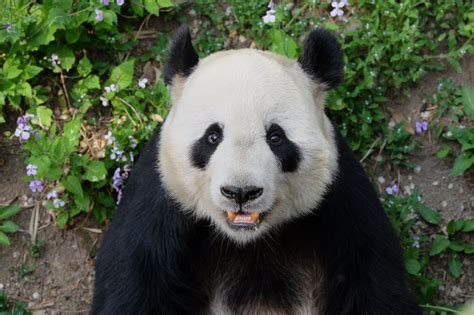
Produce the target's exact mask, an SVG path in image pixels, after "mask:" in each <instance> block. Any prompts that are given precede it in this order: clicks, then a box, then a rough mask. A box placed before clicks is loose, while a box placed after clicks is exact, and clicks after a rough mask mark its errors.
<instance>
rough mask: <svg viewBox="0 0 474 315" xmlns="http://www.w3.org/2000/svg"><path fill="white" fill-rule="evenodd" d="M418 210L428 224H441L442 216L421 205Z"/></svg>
mask: <svg viewBox="0 0 474 315" xmlns="http://www.w3.org/2000/svg"><path fill="white" fill-rule="evenodd" d="M416 210H417V211H418V213H419V214H420V215H421V217H422V218H423V220H425V221H426V222H428V223H431V224H439V223H440V222H441V215H440V214H439V213H438V212H436V211H434V210H431V209H430V208H429V207H427V206H425V205H420V206H419V207H417V209H416Z"/></svg>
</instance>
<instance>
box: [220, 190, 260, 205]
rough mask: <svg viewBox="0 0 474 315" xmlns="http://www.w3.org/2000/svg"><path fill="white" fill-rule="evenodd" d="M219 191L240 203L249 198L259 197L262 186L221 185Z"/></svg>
mask: <svg viewBox="0 0 474 315" xmlns="http://www.w3.org/2000/svg"><path fill="white" fill-rule="evenodd" d="M221 193H222V195H223V196H224V197H226V198H228V199H230V200H234V201H235V202H236V203H238V204H239V205H241V204H244V203H246V202H247V201H249V200H254V199H257V198H258V197H260V196H261V195H262V193H263V188H259V187H255V186H245V187H235V186H223V187H221Z"/></svg>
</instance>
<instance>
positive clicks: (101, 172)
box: [85, 161, 107, 182]
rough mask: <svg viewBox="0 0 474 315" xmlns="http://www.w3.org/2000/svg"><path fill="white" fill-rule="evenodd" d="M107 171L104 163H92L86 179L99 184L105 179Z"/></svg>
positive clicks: (88, 166)
mask: <svg viewBox="0 0 474 315" xmlns="http://www.w3.org/2000/svg"><path fill="white" fill-rule="evenodd" d="M106 175H107V170H106V169H105V164H104V162H101V161H92V162H91V163H89V165H87V168H86V174H85V178H86V179H87V180H88V181H90V182H98V181H101V180H104V179H105V176H106Z"/></svg>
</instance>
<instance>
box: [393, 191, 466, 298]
mask: <svg viewBox="0 0 474 315" xmlns="http://www.w3.org/2000/svg"><path fill="white" fill-rule="evenodd" d="M384 206H385V211H386V213H387V214H388V216H389V218H390V220H391V221H392V225H393V227H394V228H395V231H396V232H397V234H398V236H399V238H400V240H401V242H402V245H403V247H404V250H405V254H404V256H405V266H406V269H407V272H408V273H409V274H410V276H411V280H412V281H411V282H412V283H413V285H414V286H415V287H416V289H417V293H418V296H419V299H420V302H421V303H422V304H427V305H431V304H433V302H434V301H435V298H436V297H437V294H438V291H439V287H440V286H441V285H442V281H441V280H440V279H436V278H431V277H429V276H428V275H427V274H428V273H427V267H428V266H429V263H430V261H431V259H433V258H434V257H436V256H439V255H441V254H443V253H447V254H449V255H450V256H449V258H448V260H447V266H446V267H447V269H448V270H449V272H450V274H451V276H452V277H453V278H459V277H460V276H461V274H462V273H463V270H462V262H461V260H460V258H459V257H460V255H463V254H464V255H466V254H473V253H474V248H473V247H472V246H470V245H468V244H465V243H464V242H462V241H461V240H459V238H458V237H457V236H459V235H458V234H460V233H470V232H472V231H474V219H469V220H453V221H451V222H449V223H448V225H447V226H446V227H445V228H446V230H447V235H444V234H435V235H434V236H429V235H423V234H415V232H414V230H415V229H414V228H415V224H416V223H417V222H418V221H419V219H422V220H423V221H424V222H426V223H427V224H429V225H430V226H432V227H436V228H437V229H438V230H439V231H440V232H441V231H443V230H444V229H443V228H442V226H441V215H440V214H439V212H437V211H435V210H432V209H430V208H429V207H427V206H426V205H424V204H423V202H422V199H421V197H420V195H418V194H412V195H410V196H408V197H402V198H400V197H396V196H389V197H388V198H387V199H386V200H385V202H384Z"/></svg>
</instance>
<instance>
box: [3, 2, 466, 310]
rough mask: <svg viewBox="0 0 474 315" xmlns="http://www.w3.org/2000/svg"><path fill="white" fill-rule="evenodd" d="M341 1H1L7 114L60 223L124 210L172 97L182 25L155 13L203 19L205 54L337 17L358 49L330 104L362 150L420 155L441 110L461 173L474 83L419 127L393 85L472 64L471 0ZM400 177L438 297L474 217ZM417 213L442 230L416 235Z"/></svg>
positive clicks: (407, 242) (415, 274) (421, 280)
mask: <svg viewBox="0 0 474 315" xmlns="http://www.w3.org/2000/svg"><path fill="white" fill-rule="evenodd" d="M342 2H344V1H339V2H337V3H338V4H340V5H341V6H340V8H339V9H338V10H339V11H334V10H336V8H335V7H334V6H331V2H330V1H311V0H304V1H296V2H291V3H290V2H286V1H283V2H276V3H275V4H276V5H275V6H274V7H272V8H268V7H267V6H268V2H265V1H256V0H250V1H237V0H231V1H227V2H218V1H211V0H196V1H192V2H191V1H176V2H174V3H173V2H172V1H169V0H131V1H104V0H101V1H98V0H95V1H89V0H76V1H72V0H45V1H42V2H30V1H26V0H8V1H6V5H4V6H3V7H2V8H0V51H1V52H2V53H0V123H2V122H4V121H5V118H6V117H7V116H10V117H11V116H12V115H15V116H17V117H18V121H17V128H16V129H15V130H12V132H11V133H10V134H9V136H10V137H12V138H16V139H17V140H18V141H20V142H21V143H22V149H23V153H24V158H25V165H26V170H25V173H26V174H27V175H25V177H24V179H25V180H27V181H28V182H29V183H30V188H31V190H32V191H33V192H35V193H38V194H39V196H40V198H42V199H44V201H45V206H46V207H47V208H49V209H50V210H51V213H52V214H54V216H55V219H56V223H57V225H58V227H59V228H65V227H67V226H68V224H69V225H72V224H74V218H75V217H77V216H78V215H80V214H84V213H92V214H93V215H94V216H95V217H96V219H97V220H98V222H100V223H103V222H105V221H106V220H107V219H110V218H111V217H112V216H113V210H114V208H115V205H116V202H117V200H118V199H119V198H120V194H121V189H122V188H123V186H124V185H125V183H126V178H127V176H128V174H129V172H130V169H131V168H132V166H133V161H134V158H135V157H136V156H137V154H138V153H139V152H140V149H141V147H142V145H143V144H144V142H145V141H146V140H147V139H148V137H149V136H150V135H151V133H152V131H153V129H154V128H155V127H156V126H157V125H158V124H159V123H160V122H161V121H162V117H164V116H165V115H166V112H167V109H168V103H169V97H168V92H167V90H166V87H165V86H164V84H163V81H162V79H161V77H160V67H161V65H162V63H163V58H164V52H165V49H166V46H167V43H168V39H169V37H170V34H169V33H167V32H160V31H158V32H155V31H152V32H151V33H152V35H151V36H150V33H146V32H145V28H146V25H147V23H148V22H149V21H150V20H152V19H156V16H159V19H160V20H162V21H164V23H171V24H173V23H175V24H176V25H178V24H180V23H188V24H189V25H190V26H191V27H193V26H196V25H197V28H198V31H197V32H194V33H195V34H196V38H195V45H196V48H197V50H198V52H199V54H200V55H201V57H204V56H206V55H208V54H210V53H212V52H215V51H219V50H222V49H224V48H232V47H247V46H250V47H256V48H261V49H269V50H272V51H274V52H276V53H280V54H284V55H287V56H288V57H290V58H297V57H298V55H299V53H300V47H301V41H302V38H303V37H302V36H303V35H304V34H305V33H307V32H308V30H310V29H312V28H314V27H319V26H322V27H326V28H328V29H330V30H331V31H333V32H334V33H335V34H337V36H338V39H339V41H340V43H341V45H342V47H343V50H344V62H345V81H344V83H343V84H342V85H341V86H340V87H338V88H337V89H336V90H335V91H333V92H332V93H331V94H330V96H329V99H328V113H329V115H330V116H331V117H332V119H333V120H334V121H335V122H336V123H337V125H338V126H339V128H340V129H341V131H342V133H343V135H344V136H345V137H346V139H347V140H348V141H349V143H350V144H351V146H352V148H353V149H354V150H355V151H356V153H358V154H359V155H360V156H361V157H362V156H364V158H365V157H367V156H370V154H371V152H374V151H375V150H380V149H383V152H384V157H385V159H384V162H385V163H390V164H392V165H394V166H403V165H405V166H407V165H409V163H408V162H409V161H408V160H407V153H409V152H411V151H412V150H414V149H415V147H416V145H417V143H416V142H415V140H414V139H413V132H410V130H416V132H419V133H421V132H424V131H426V129H427V128H430V129H432V128H434V127H432V124H430V122H431V121H432V120H433V119H434V120H435V121H438V120H439V119H441V117H446V115H448V116H449V117H450V119H451V122H452V123H450V124H444V125H443V124H437V127H436V128H435V129H436V134H437V136H438V138H439V140H440V141H445V140H447V141H448V142H446V145H445V146H443V147H442V149H441V150H440V152H439V153H438V157H440V158H445V157H447V156H449V155H452V156H455V157H456V160H455V163H454V165H453V175H455V176H456V175H461V174H462V173H463V172H465V171H466V170H468V169H470V168H471V167H472V165H473V164H474V157H473V151H474V129H473V128H474V127H472V119H474V101H473V99H474V94H473V91H472V90H471V89H469V88H467V87H464V88H463V87H456V86H455V85H454V84H453V83H452V82H447V81H446V82H441V83H440V88H439V90H438V93H437V94H436V95H435V96H432V98H431V99H429V100H428V101H429V102H431V103H433V104H438V105H439V108H440V110H439V111H438V112H437V113H436V115H434V116H430V119H429V120H427V121H423V122H416V123H417V124H416V126H412V127H411V129H410V128H408V127H409V126H406V123H403V122H400V123H399V124H396V125H394V126H390V124H389V123H388V117H389V115H388V114H387V113H386V112H385V111H384V105H385V104H386V103H387V102H388V101H389V99H390V98H392V97H394V96H396V95H400V94H403V93H404V94H408V93H409V88H410V87H411V86H412V85H413V84H414V83H416V82H417V81H418V80H419V79H420V78H421V77H422V76H423V75H424V74H426V72H427V71H433V70H441V69H443V68H444V67H445V65H446V64H448V65H450V66H452V67H454V68H455V69H456V71H458V72H460V71H461V67H460V64H459V61H458V60H459V58H461V57H462V56H464V55H465V54H472V53H473V52H474V48H473V45H472V44H471V41H472V38H473V31H474V7H473V6H472V4H471V3H470V1H460V0H449V1H445V0H435V1H425V0H421V1H420V0H417V1H415V0H403V1H393V0H389V1H374V0H372V1H365V0H361V1H357V2H355V1H349V3H347V4H344V5H342V4H341V3H342ZM265 12H267V13H266V15H265ZM341 12H342V13H341ZM262 17H265V21H264V20H263V19H262ZM273 20H274V21H273ZM271 21H273V22H271ZM144 34H145V35H144ZM146 34H148V35H146ZM143 38H146V39H143ZM459 124H461V126H460V125H459ZM456 142H457V143H459V145H454V144H453V143H456ZM458 152H461V154H459V155H458ZM387 188H390V190H387V193H390V195H388V197H387V198H385V201H384V202H385V208H386V211H387V213H388V214H389V216H390V218H391V220H392V222H393V224H394V227H395V228H396V230H397V232H398V233H399V235H400V238H401V240H402V243H403V245H404V248H405V257H406V264H407V270H408V272H409V274H410V275H411V276H412V280H413V284H414V286H415V287H416V289H417V292H418V295H419V297H420V302H421V303H423V304H424V305H429V304H430V303H433V302H434V301H435V299H436V296H437V294H438V288H439V286H440V285H441V284H442V282H441V280H438V279H432V278H429V277H428V276H426V274H427V273H426V270H427V266H428V264H429V261H430V259H431V258H432V257H434V256H437V255H440V254H441V253H451V254H452V255H451V256H450V257H451V258H450V259H449V261H448V265H447V266H446V267H447V269H448V270H449V272H450V274H451V276H452V277H454V278H458V277H459V276H460V275H461V274H462V272H463V270H462V263H461V259H460V257H461V256H462V255H467V254H472V252H473V249H472V247H471V246H469V245H467V244H465V243H463V242H462V241H461V240H460V239H461V237H459V235H460V234H462V233H469V232H472V231H473V220H472V219H471V220H459V221H451V222H449V224H448V225H447V226H442V222H443V221H442V219H441V218H440V215H439V213H437V212H436V211H433V210H431V209H429V208H427V207H426V206H424V205H423V203H422V201H421V198H420V196H418V195H412V196H408V197H401V196H399V195H397V192H398V188H397V189H396V191H395V188H396V187H394V186H391V187H387ZM383 193H384V194H385V192H383ZM0 211H5V210H4V209H1V210H0ZM4 219H6V216H5V218H3V217H0V220H4ZM417 221H425V222H426V223H427V224H430V225H432V226H433V227H434V228H433V231H436V233H437V234H436V235H434V236H433V235H425V236H423V235H415V232H414V229H413V227H414V225H415V224H416V222H417ZM10 222H11V221H3V222H0V223H1V224H3V225H2V226H0V233H2V234H0V237H1V238H2V240H3V244H5V245H8V237H7V236H6V234H5V232H14V229H13V228H14V225H13V224H14V223H13V222H11V223H10ZM5 224H6V225H7V230H5ZM8 227H10V229H8ZM2 229H3V230H2ZM443 230H445V231H447V233H444V234H443V232H442V231H443ZM3 235H5V236H3ZM0 303H2V302H0ZM3 303H4V304H1V305H6V302H3ZM426 307H427V308H428V309H429V308H430V307H431V306H426ZM1 310H3V309H1Z"/></svg>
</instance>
